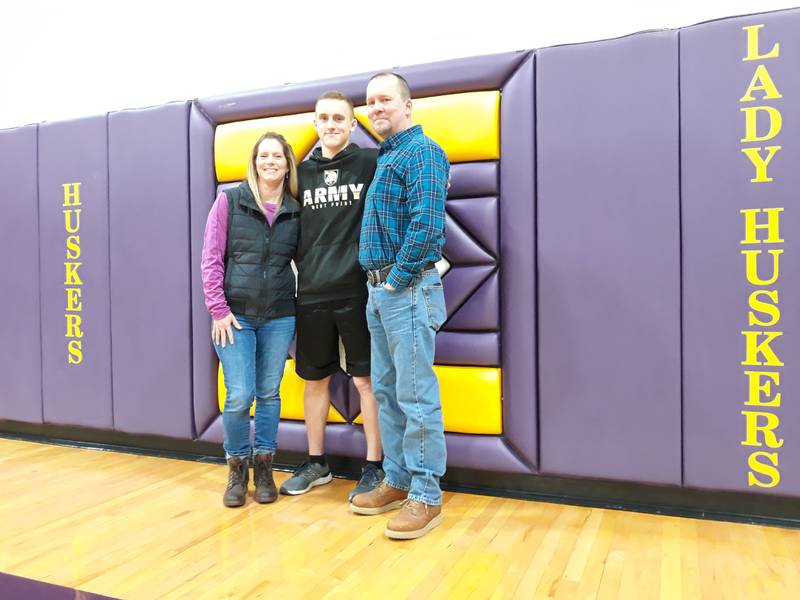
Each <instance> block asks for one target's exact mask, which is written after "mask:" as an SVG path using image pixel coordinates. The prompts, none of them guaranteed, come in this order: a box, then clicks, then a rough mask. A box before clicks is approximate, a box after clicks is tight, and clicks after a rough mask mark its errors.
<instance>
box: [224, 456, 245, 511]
mask: <svg viewBox="0 0 800 600" xmlns="http://www.w3.org/2000/svg"><path fill="white" fill-rule="evenodd" d="M249 479H250V471H249V465H248V463H247V459H246V458H236V457H233V456H232V457H230V458H229V459H228V487H226V488H225V495H224V496H222V503H223V504H224V505H225V506H229V507H231V508H233V507H235V506H242V505H243V504H244V497H245V496H246V495H247V482H248V480H249Z"/></svg>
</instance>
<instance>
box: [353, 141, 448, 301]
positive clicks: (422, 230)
mask: <svg viewBox="0 0 800 600" xmlns="http://www.w3.org/2000/svg"><path fill="white" fill-rule="evenodd" d="M449 174H450V162H449V161H448V160H447V155H446V154H445V153H444V150H442V148H441V147H440V146H439V145H438V144H437V143H436V142H434V141H433V140H432V139H431V138H429V137H428V136H426V135H424V134H423V133H422V127H421V126H420V125H414V126H413V127H410V128H409V129H405V130H403V131H400V132H398V133H396V134H394V135H392V136H390V137H388V138H387V139H386V140H384V141H383V143H382V144H381V147H380V151H379V153H378V166H377V169H376V171H375V177H374V179H373V180H372V185H370V186H369V191H368V192H367V198H366V202H365V204H364V218H363V220H362V221H361V240H360V243H359V251H358V260H359V262H360V263H361V266H362V267H363V268H364V269H367V270H372V269H382V268H383V267H386V266H387V265H391V264H394V266H393V267H392V270H391V271H390V272H389V275H388V276H387V278H386V282H387V283H388V284H389V285H391V286H392V287H393V288H403V287H407V286H408V285H410V284H411V281H412V279H413V278H414V276H415V275H417V274H418V273H420V271H422V267H423V266H424V265H425V264H426V263H428V262H436V261H438V260H439V259H440V258H442V247H443V246H444V236H445V220H444V219H445V217H444V203H445V199H446V198H447V180H448V177H449Z"/></svg>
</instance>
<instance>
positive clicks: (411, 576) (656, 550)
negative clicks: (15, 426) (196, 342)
mask: <svg viewBox="0 0 800 600" xmlns="http://www.w3.org/2000/svg"><path fill="white" fill-rule="evenodd" d="M286 477H288V474H286V473H277V474H276V479H277V481H278V484H279V485H280V482H282V481H283V480H284V479H285V478H286ZM226 480H227V477H226V467H224V466H222V465H216V464H206V463H200V462H187V461H180V460H171V459H165V458H154V457H147V456H139V455H128V454H122V453H117V452H105V451H96V450H88V449H79V448H68V447H62V446H53V445H47V444H37V443H31V442H21V441H14V440H8V439H2V438H0V490H2V494H0V572H5V573H9V574H12V575H17V576H22V577H27V578H30V579H37V580H40V581H45V582H48V583H52V584H58V585H62V586H67V587H72V588H78V589H80V590H85V591H88V592H94V593H97V594H104V595H108V596H113V597H118V598H142V599H148V600H150V599H154V598H192V599H199V598H211V599H217V598H281V599H291V598H313V599H317V598H348V599H360V598H379V599H380V600H389V599H392V598H426V599H427V598H448V599H451V598H608V599H617V598H620V599H631V600H649V599H656V598H664V599H673V598H692V599H694V598H742V599H746V600H753V599H758V598H769V599H770V600H778V599H782V598H786V599H789V598H791V599H796V598H800V531H798V530H792V529H780V528H777V527H763V526H756V525H745V524H735V523H723V522H716V521H702V520H695V519H687V518H678V517H663V516H656V515H646V514H637V513H630V512H622V511H614V510H606V509H596V508H582V507H574V506H565V505H559V504H547V503H541V502H529V501H523V500H509V499H504V498H492V497H488V496H474V495H469V494H453V493H446V494H445V499H444V502H445V503H444V514H445V521H444V523H443V525H442V526H440V527H439V528H437V529H435V530H433V531H432V532H431V533H430V534H428V535H427V536H425V537H424V538H422V539H419V540H414V541H408V542H395V541H390V540H388V539H386V538H384V537H383V527H384V523H385V521H386V516H385V515H382V516H376V517H361V516H355V515H351V514H350V513H349V512H348V511H347V505H346V502H345V500H346V497H347V493H348V491H349V490H350V488H351V486H352V485H353V482H351V481H346V480H340V479H335V480H334V481H333V483H332V484H331V485H327V486H323V487H320V488H316V489H314V490H313V491H312V492H311V493H309V494H307V495H304V496H296V497H287V496H281V497H280V498H279V500H278V502H277V503H275V504H272V505H263V506H262V505H259V504H256V503H255V502H253V500H252V497H251V498H249V499H248V503H247V505H246V506H245V507H243V508H240V509H228V508H225V507H223V506H222V503H221V496H222V491H223V488H224V485H225V482H226ZM251 488H252V483H251ZM0 596H2V593H1V590H0Z"/></svg>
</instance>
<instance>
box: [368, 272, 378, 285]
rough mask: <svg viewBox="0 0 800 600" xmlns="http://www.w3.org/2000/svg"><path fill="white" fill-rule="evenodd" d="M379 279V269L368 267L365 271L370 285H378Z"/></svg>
mask: <svg viewBox="0 0 800 600" xmlns="http://www.w3.org/2000/svg"><path fill="white" fill-rule="evenodd" d="M380 279H381V277H380V271H378V270H377V269H369V270H368V271H367V281H369V283H370V285H373V286H375V285H378V282H379V281H380Z"/></svg>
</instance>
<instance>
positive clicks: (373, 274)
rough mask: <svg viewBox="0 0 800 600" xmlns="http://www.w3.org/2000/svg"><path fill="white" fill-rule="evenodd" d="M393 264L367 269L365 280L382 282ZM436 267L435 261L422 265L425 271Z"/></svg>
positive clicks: (371, 283)
mask: <svg viewBox="0 0 800 600" xmlns="http://www.w3.org/2000/svg"><path fill="white" fill-rule="evenodd" d="M393 266H394V264H391V265H386V266H385V267H383V268H382V269H369V270H367V281H369V283H370V285H378V284H379V283H384V282H385V281H386V278H387V277H388V276H389V272H390V271H391V270H392V267H393ZM435 267H436V263H435V262H429V263H426V264H425V265H424V266H423V267H422V270H423V271H427V270H429V269H433V268H435Z"/></svg>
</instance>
